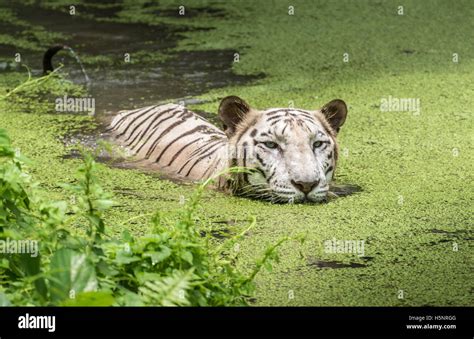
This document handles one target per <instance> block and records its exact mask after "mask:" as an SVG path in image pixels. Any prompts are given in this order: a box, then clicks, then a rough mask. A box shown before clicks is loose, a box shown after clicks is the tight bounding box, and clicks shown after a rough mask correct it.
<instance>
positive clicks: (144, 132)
mask: <svg viewBox="0 0 474 339" xmlns="http://www.w3.org/2000/svg"><path fill="white" fill-rule="evenodd" d="M110 131H112V132H113V135H114V136H115V138H116V140H117V141H118V143H120V144H122V145H123V146H125V147H126V148H128V149H129V150H131V152H132V153H133V154H134V155H135V157H136V158H137V159H138V160H142V161H143V162H144V163H145V164H147V165H151V166H156V167H157V168H159V169H160V170H162V171H163V172H164V173H166V174H168V175H170V176H173V177H176V178H177V179H188V180H201V179H204V178H208V177H210V176H211V175H213V174H214V173H215V172H216V171H217V170H219V169H221V168H224V167H225V166H226V163H224V162H222V159H221V152H222V151H223V150H225V149H227V144H228V139H227V137H226V135H225V134H224V133H223V132H222V131H221V130H219V129H218V128H216V127H215V126H214V125H212V124H210V123H209V122H208V121H206V120H205V119H204V118H201V117H200V116H198V115H196V114H194V113H193V112H190V111H188V110H187V109H186V108H185V107H183V106H179V105H175V104H167V105H156V106H149V107H145V108H140V109H136V110H132V111H122V112H119V114H118V115H117V116H116V117H115V118H114V119H113V120H112V123H111V125H110Z"/></svg>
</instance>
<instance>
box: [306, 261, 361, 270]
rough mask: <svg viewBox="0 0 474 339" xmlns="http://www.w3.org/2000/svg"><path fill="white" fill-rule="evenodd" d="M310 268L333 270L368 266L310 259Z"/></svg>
mask: <svg viewBox="0 0 474 339" xmlns="http://www.w3.org/2000/svg"><path fill="white" fill-rule="evenodd" d="M308 266H310V267H317V268H333V269H337V268H361V267H367V265H366V264H361V263H356V262H350V263H344V262H342V261H336V260H329V261H325V260H319V259H316V258H309V259H308Z"/></svg>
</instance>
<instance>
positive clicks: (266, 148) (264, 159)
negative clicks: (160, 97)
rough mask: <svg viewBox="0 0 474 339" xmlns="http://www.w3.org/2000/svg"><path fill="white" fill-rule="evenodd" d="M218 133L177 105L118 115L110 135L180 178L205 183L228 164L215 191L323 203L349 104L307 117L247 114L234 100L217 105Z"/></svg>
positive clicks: (282, 111)
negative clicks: (230, 170)
mask: <svg viewBox="0 0 474 339" xmlns="http://www.w3.org/2000/svg"><path fill="white" fill-rule="evenodd" d="M219 117H220V118H221V120H222V122H223V126H224V131H225V133H224V132H223V131H221V130H220V129H218V128H217V127H215V126H214V125H212V124H211V123H209V122H208V121H206V120H205V119H203V118H202V117H200V116H198V115H196V114H195V113H193V112H191V111H188V110H187V109H186V108H185V107H183V106H178V105H174V104H167V105H157V106H149V107H145V108H140V109H137V110H132V111H123V112H120V113H119V114H118V115H117V116H116V117H115V118H114V119H113V121H112V123H111V127H110V130H111V131H112V133H113V135H114V136H115V138H116V140H117V141H118V142H119V143H120V144H122V145H124V146H125V147H127V148H128V149H130V150H131V151H132V153H133V154H134V155H135V157H136V158H137V159H139V160H141V161H144V162H145V163H147V164H149V165H152V166H157V168H159V169H160V170H161V171H163V172H165V173H166V174H167V175H168V176H171V177H173V178H177V179H186V180H192V181H196V180H203V179H206V178H209V177H211V176H213V175H215V174H216V173H218V172H220V171H222V170H224V169H226V168H228V167H233V166H240V167H246V168H248V169H250V171H249V172H243V173H235V174H233V175H232V177H231V179H230V180H228V179H226V178H220V180H219V184H218V186H219V188H224V189H228V190H230V191H232V193H234V194H237V195H245V196H248V197H253V198H258V199H266V200H270V201H273V202H289V203H291V202H302V201H313V202H316V201H322V200H325V199H326V197H327V193H328V191H329V184H330V182H331V180H332V177H333V175H334V171H335V169H336V163H337V158H338V147H337V140H336V135H337V132H338V131H339V128H340V126H342V124H343V123H344V120H345V117H346V106H345V103H344V102H343V101H341V100H334V101H332V102H330V103H329V104H327V105H325V106H324V107H323V108H322V109H320V110H316V111H308V110H302V109H292V108H272V109H268V110H265V111H260V110H255V109H252V108H250V106H248V105H247V104H246V103H245V102H244V101H243V100H242V99H240V98H238V97H227V98H225V99H224V100H223V101H222V102H221V105H220V107H219Z"/></svg>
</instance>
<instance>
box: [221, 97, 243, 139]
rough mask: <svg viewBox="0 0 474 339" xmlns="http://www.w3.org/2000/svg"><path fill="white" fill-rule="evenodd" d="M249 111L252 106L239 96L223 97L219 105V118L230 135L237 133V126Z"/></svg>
mask: <svg viewBox="0 0 474 339" xmlns="http://www.w3.org/2000/svg"><path fill="white" fill-rule="evenodd" d="M249 111H250V106H249V105H248V104H247V103H246V102H245V101H244V100H242V99H241V98H239V97H237V96H234V95H232V96H228V97H225V98H224V99H222V101H221V104H220V105H219V118H220V119H221V121H222V125H223V128H224V132H225V133H226V134H227V136H228V137H231V136H232V135H233V134H234V133H235V128H236V126H237V125H238V124H239V123H240V122H241V121H242V119H243V118H244V116H245V115H246V114H247V113H248V112H249Z"/></svg>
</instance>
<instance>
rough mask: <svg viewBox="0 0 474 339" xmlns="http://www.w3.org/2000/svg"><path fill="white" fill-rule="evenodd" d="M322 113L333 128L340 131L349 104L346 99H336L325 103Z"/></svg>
mask: <svg viewBox="0 0 474 339" xmlns="http://www.w3.org/2000/svg"><path fill="white" fill-rule="evenodd" d="M321 113H322V114H323V115H324V116H325V117H326V120H327V121H328V122H329V125H331V127H332V129H333V130H334V131H335V132H336V133H338V132H339V129H340V128H341V126H342V125H344V122H345V121H346V116H347V106H346V103H345V102H344V101H342V100H339V99H335V100H332V101H331V102H328V103H327V104H326V105H324V106H323V108H321Z"/></svg>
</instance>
